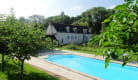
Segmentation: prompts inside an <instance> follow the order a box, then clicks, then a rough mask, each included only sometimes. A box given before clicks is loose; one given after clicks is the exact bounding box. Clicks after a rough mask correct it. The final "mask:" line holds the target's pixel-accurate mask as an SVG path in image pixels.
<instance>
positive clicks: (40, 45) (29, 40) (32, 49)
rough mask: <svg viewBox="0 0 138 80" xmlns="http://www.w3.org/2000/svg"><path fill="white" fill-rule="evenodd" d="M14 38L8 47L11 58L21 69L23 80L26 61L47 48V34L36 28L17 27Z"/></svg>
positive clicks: (11, 38) (12, 37)
mask: <svg viewBox="0 0 138 80" xmlns="http://www.w3.org/2000/svg"><path fill="white" fill-rule="evenodd" d="M15 30H16V31H14V34H13V36H11V37H10V44H8V47H9V48H10V50H11V57H12V59H13V61H14V60H17V61H15V63H16V64H18V65H19V66H20V67H21V80H23V69H24V61H25V60H29V59H31V56H36V55H37V53H38V52H39V51H40V50H41V49H44V48H45V47H46V42H45V38H44V37H45V32H43V31H42V30H41V29H38V28H34V27H25V26H22V27H18V26H17V27H15Z"/></svg>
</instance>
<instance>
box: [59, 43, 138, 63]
mask: <svg viewBox="0 0 138 80" xmlns="http://www.w3.org/2000/svg"><path fill="white" fill-rule="evenodd" d="M57 49H60V50H71V51H77V52H83V53H88V54H95V55H102V54H103V50H104V49H105V48H102V47H99V46H95V47H89V46H83V45H73V44H71V45H64V46H61V47H58V48H57ZM131 54H132V53H131ZM137 54H138V53H137ZM120 59H121V58H120ZM130 61H131V62H138V55H137V56H133V57H132V58H131V59H130Z"/></svg>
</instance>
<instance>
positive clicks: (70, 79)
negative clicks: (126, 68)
mask: <svg viewBox="0 0 138 80" xmlns="http://www.w3.org/2000/svg"><path fill="white" fill-rule="evenodd" d="M54 54H75V55H79V56H84V57H89V58H95V59H99V60H104V58H103V56H96V55H93V54H87V53H80V52H75V51H68V50H55V51H53V52H45V51H44V52H42V53H40V54H39V57H32V58H31V60H29V61H26V63H28V64H30V65H33V66H35V67H37V68H39V69H41V70H43V71H45V72H48V73H52V74H54V76H55V75H56V76H57V77H59V78H60V79H61V80H103V79H100V78H97V77H95V76H91V75H88V74H85V73H82V72H79V71H75V70H72V69H69V68H67V67H64V66H61V65H58V64H55V63H52V62H50V61H46V60H44V58H47V57H48V56H49V55H54ZM111 62H115V63H120V64H121V62H119V61H113V60H111ZM128 65H131V66H135V67H138V65H137V64H130V63H128Z"/></svg>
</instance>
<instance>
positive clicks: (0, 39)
mask: <svg viewBox="0 0 138 80" xmlns="http://www.w3.org/2000/svg"><path fill="white" fill-rule="evenodd" d="M15 22H16V18H15V16H14V11H13V8H11V9H10V14H9V15H8V16H7V15H4V14H0V53H1V54H2V67H1V69H2V72H4V71H5V67H4V65H5V63H6V62H5V55H8V54H10V50H9V48H8V44H9V40H10V38H9V37H10V36H11V35H12V34H13V29H12V27H11V26H15V25H14V23H15Z"/></svg>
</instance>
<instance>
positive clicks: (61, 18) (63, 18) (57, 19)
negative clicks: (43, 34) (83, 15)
mask: <svg viewBox="0 0 138 80" xmlns="http://www.w3.org/2000/svg"><path fill="white" fill-rule="evenodd" d="M49 22H54V23H62V24H71V23H72V19H71V18H70V17H69V16H68V15H66V14H64V12H61V14H60V15H57V16H51V17H48V18H47V19H45V26H46V27H47V26H48V24H49Z"/></svg>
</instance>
